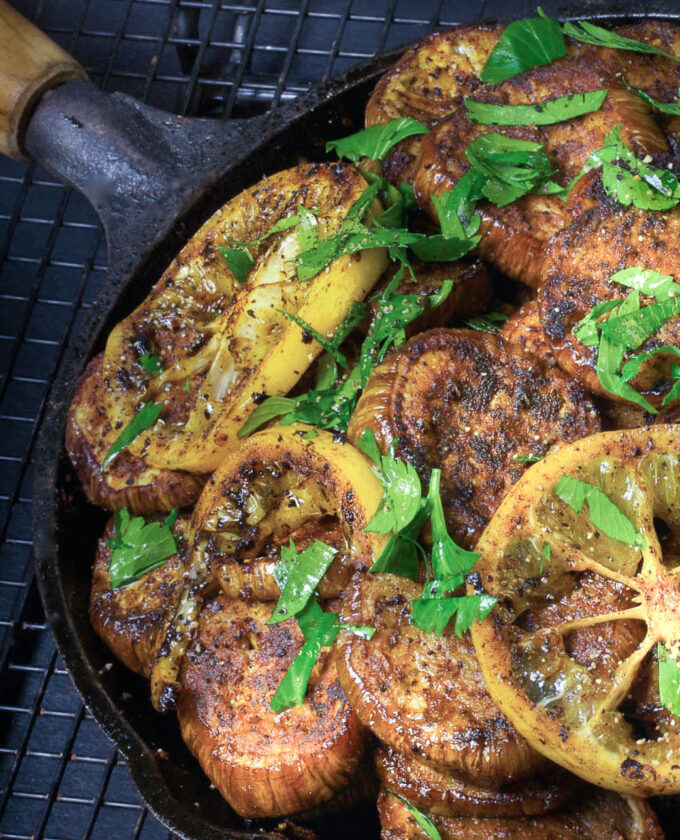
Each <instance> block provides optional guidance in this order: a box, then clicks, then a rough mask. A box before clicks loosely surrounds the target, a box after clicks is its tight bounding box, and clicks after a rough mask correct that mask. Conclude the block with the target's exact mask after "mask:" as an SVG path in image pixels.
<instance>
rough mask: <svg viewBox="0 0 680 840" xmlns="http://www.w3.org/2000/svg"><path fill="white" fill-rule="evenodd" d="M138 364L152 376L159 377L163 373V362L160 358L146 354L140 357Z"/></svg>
mask: <svg viewBox="0 0 680 840" xmlns="http://www.w3.org/2000/svg"><path fill="white" fill-rule="evenodd" d="M137 362H138V363H139V364H140V365H141V366H142V367H143V368H144V370H145V371H146V372H147V373H150V374H151V376H158V374H159V373H163V362H161V360H160V359H159V358H158V356H152V355H151V353H145V354H144V355H143V356H140V357H139V358H138V359H137Z"/></svg>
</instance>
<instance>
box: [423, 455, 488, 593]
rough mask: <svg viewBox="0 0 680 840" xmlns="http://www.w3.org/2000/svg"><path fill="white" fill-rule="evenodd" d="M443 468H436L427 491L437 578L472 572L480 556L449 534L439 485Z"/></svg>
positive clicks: (434, 566)
mask: <svg viewBox="0 0 680 840" xmlns="http://www.w3.org/2000/svg"><path fill="white" fill-rule="evenodd" d="M441 474H442V473H441V470H440V469H439V468H435V469H433V470H432V474H431V476H430V486H429V488H428V491H427V501H428V504H429V509H430V526H431V528H432V567H433V570H434V576H435V578H437V579H439V580H446V579H448V578H453V577H455V576H456V575H464V574H467V573H468V572H470V571H471V570H472V568H473V566H474V565H475V563H476V562H477V560H479V558H480V556H481V555H479V554H477V553H476V552H475V551H467V550H466V549H464V548H461V547H460V546H459V545H457V544H456V543H455V542H454V541H453V540H452V539H451V537H450V536H449V532H448V531H447V529H446V521H445V520H444V508H443V506H442V500H441V495H440V491H439V486H440V482H441Z"/></svg>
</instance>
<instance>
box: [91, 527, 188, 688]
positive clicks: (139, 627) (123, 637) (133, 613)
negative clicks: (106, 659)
mask: <svg viewBox="0 0 680 840" xmlns="http://www.w3.org/2000/svg"><path fill="white" fill-rule="evenodd" d="M162 518H163V517H160V516H157V517H152V519H154V520H156V521H161V520H162ZM189 522H190V514H188V513H182V514H180V515H179V516H178V518H177V523H176V525H175V529H174V533H175V537H176V541H178V542H180V543H181V542H182V540H183V538H185V537H186V535H187V533H188V530H189ZM111 537H113V518H111V519H110V520H109V522H108V523H107V526H106V530H105V531H104V533H103V534H102V536H101V537H100V539H99V543H98V545H97V554H96V556H95V559H94V566H93V567H92V589H91V590H90V611H89V614H90V623H91V624H92V626H93V627H94V629H95V630H96V631H97V634H98V635H99V636H100V637H101V638H102V639H103V641H104V642H105V643H106V644H107V645H108V647H109V648H110V649H111V650H112V651H113V653H114V654H115V655H116V656H117V657H118V659H120V660H121V661H122V662H124V663H125V664H126V665H127V667H128V668H130V669H131V670H133V671H136V672H137V673H138V674H141V675H142V676H143V677H147V678H148V677H149V673H150V670H151V663H152V661H153V659H154V656H155V654H156V652H157V650H158V648H159V646H160V644H161V642H162V637H161V633H162V630H163V626H164V619H165V617H166V609H167V608H168V605H169V604H170V603H171V602H172V597H173V593H174V592H175V589H176V587H177V586H178V585H179V581H180V576H181V572H182V567H181V563H180V559H179V555H177V554H175V555H174V556H172V557H170V558H168V560H167V561H166V562H165V563H164V564H163V565H162V566H159V567H158V568H157V569H153V570H152V571H150V572H148V573H147V574H145V575H144V576H143V577H141V578H139V580H136V581H134V582H133V583H130V584H128V585H127V586H121V587H119V588H118V589H112V588H111V579H110V577H109V561H110V559H111V549H110V548H109V539H110V538H111Z"/></svg>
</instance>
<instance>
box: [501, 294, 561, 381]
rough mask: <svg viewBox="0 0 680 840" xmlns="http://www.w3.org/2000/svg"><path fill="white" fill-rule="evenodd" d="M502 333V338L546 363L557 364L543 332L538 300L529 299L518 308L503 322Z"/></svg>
mask: <svg viewBox="0 0 680 840" xmlns="http://www.w3.org/2000/svg"><path fill="white" fill-rule="evenodd" d="M500 335H501V338H504V339H505V340H506V341H509V342H510V343H511V344H516V345H518V346H519V347H521V348H522V349H523V350H526V352H527V353H531V354H532V355H534V356H536V357H537V358H539V359H541V360H542V361H544V362H546V364H549V365H554V364H556V362H555V359H554V357H553V355H552V351H551V349H550V345H549V344H548V342H547V340H546V337H545V335H544V334H543V327H542V326H541V319H540V316H539V313H538V303H537V301H536V300H529V301H527V302H526V303H524V304H522V306H520V307H519V308H518V309H516V310H515V311H514V312H513V313H512V315H511V316H510V317H509V318H508V320H507V321H506V322H505V324H503V328H502V329H501V332H500Z"/></svg>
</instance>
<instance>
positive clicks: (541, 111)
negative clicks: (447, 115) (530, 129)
mask: <svg viewBox="0 0 680 840" xmlns="http://www.w3.org/2000/svg"><path fill="white" fill-rule="evenodd" d="M608 93H609V91H608V90H606V89H600V90H592V91H588V92H587V93H572V94H569V95H568V96H558V97H557V98H556V99H546V100H545V101H543V102H537V103H536V104H534V105H494V104H491V103H487V102H476V101H475V100H474V99H466V100H465V107H466V109H467V112H468V116H469V117H470V119H471V120H472V121H473V122H477V123H483V124H484V125H554V124H555V123H561V122H565V121H566V120H571V119H574V118H575V117H582V116H583V115H584V114H592V113H593V111H599V109H600V108H601V107H602V103H603V102H604V100H605V99H606V98H607V94H608Z"/></svg>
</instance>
